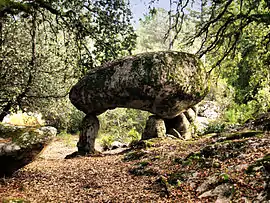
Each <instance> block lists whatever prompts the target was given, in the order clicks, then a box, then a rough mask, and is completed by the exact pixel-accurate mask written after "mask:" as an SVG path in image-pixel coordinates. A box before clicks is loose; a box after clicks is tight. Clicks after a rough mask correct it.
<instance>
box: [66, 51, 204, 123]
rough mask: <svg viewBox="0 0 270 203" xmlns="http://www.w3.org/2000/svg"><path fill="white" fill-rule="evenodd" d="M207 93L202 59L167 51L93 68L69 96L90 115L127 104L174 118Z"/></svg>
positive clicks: (130, 57)
mask: <svg viewBox="0 0 270 203" xmlns="http://www.w3.org/2000/svg"><path fill="white" fill-rule="evenodd" d="M207 92H208V83H207V74H206V71H205V70H204V68H203V65H202V63H201V62H200V60H199V59H197V58H196V57H195V56H194V55H192V54H188V53H183V52H174V51H167V52H153V53H143V54H139V55H135V56H129V57H126V58H124V59H120V60H116V61H113V62H109V63H106V64H104V65H103V66H101V67H99V68H97V69H93V70H90V71H89V72H88V73H87V74H86V76H85V77H84V78H83V79H82V80H80V81H79V82H78V83H77V84H76V85H75V86H73V88H72V89H71V91H70V94H69V96H70V100H71V102H72V104H73V105H74V106H75V107H77V108H78V109H79V110H81V111H83V112H84V113H86V114H94V115H98V114H101V113H103V112H105V111H106V110H107V109H114V108H116V107H124V108H134V109H140V110H146V111H149V112H151V113H153V114H155V115H157V116H159V117H161V118H174V117H176V116H178V115H179V114H180V113H181V112H182V111H184V110H186V109H188V108H189V107H191V106H194V105H195V104H197V103H198V102H199V101H201V100H202V99H203V98H204V96H205V95H206V93H207Z"/></svg>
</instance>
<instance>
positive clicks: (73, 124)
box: [67, 108, 85, 133]
mask: <svg viewBox="0 0 270 203" xmlns="http://www.w3.org/2000/svg"><path fill="white" fill-rule="evenodd" d="M84 116H85V114H84V113H83V112H82V111H79V110H77V109H75V108H72V110H71V113H70V116H69V122H68V126H67V132H68V133H77V132H78V131H80V128H81V124H82V120H83V118H84Z"/></svg>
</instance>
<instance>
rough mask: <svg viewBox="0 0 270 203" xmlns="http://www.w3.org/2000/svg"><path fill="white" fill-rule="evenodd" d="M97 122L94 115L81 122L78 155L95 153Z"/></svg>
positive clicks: (87, 116) (89, 115)
mask: <svg viewBox="0 0 270 203" xmlns="http://www.w3.org/2000/svg"><path fill="white" fill-rule="evenodd" d="M98 130H99V121H98V118H97V117H96V115H93V114H88V115H86V116H85V117H84V119H83V121H82V128H81V132H80V138H79V142H78V143H77V147H78V153H79V154H82V155H85V154H93V153H95V140H96V137H97V135H98Z"/></svg>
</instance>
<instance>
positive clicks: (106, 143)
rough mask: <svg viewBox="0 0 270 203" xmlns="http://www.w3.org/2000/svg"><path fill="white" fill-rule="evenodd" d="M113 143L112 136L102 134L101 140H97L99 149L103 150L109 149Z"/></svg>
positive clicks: (113, 138)
mask: <svg viewBox="0 0 270 203" xmlns="http://www.w3.org/2000/svg"><path fill="white" fill-rule="evenodd" d="M114 141H115V137H114V136H113V135H108V134H103V135H102V137H101V138H99V139H98V142H99V143H100V145H101V147H102V148H103V149H105V150H106V149H110V148H111V146H112V143H113V142H114Z"/></svg>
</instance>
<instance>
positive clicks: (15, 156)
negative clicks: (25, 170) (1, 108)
mask: <svg viewBox="0 0 270 203" xmlns="http://www.w3.org/2000/svg"><path fill="white" fill-rule="evenodd" d="M56 133H57V130H56V129H55V128H53V127H39V128H35V127H26V126H12V125H8V124H2V123H0V164H1V167H0V177H3V176H9V175H12V174H13V172H15V171H16V170H18V169H20V168H22V167H23V166H25V165H26V164H28V163H30V162H31V161H33V160H34V158H35V157H36V156H37V155H38V154H39V153H40V152H41V150H42V149H43V148H44V147H45V146H46V145H47V144H48V143H49V142H50V141H51V140H52V138H53V137H54V136H55V135H56Z"/></svg>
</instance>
